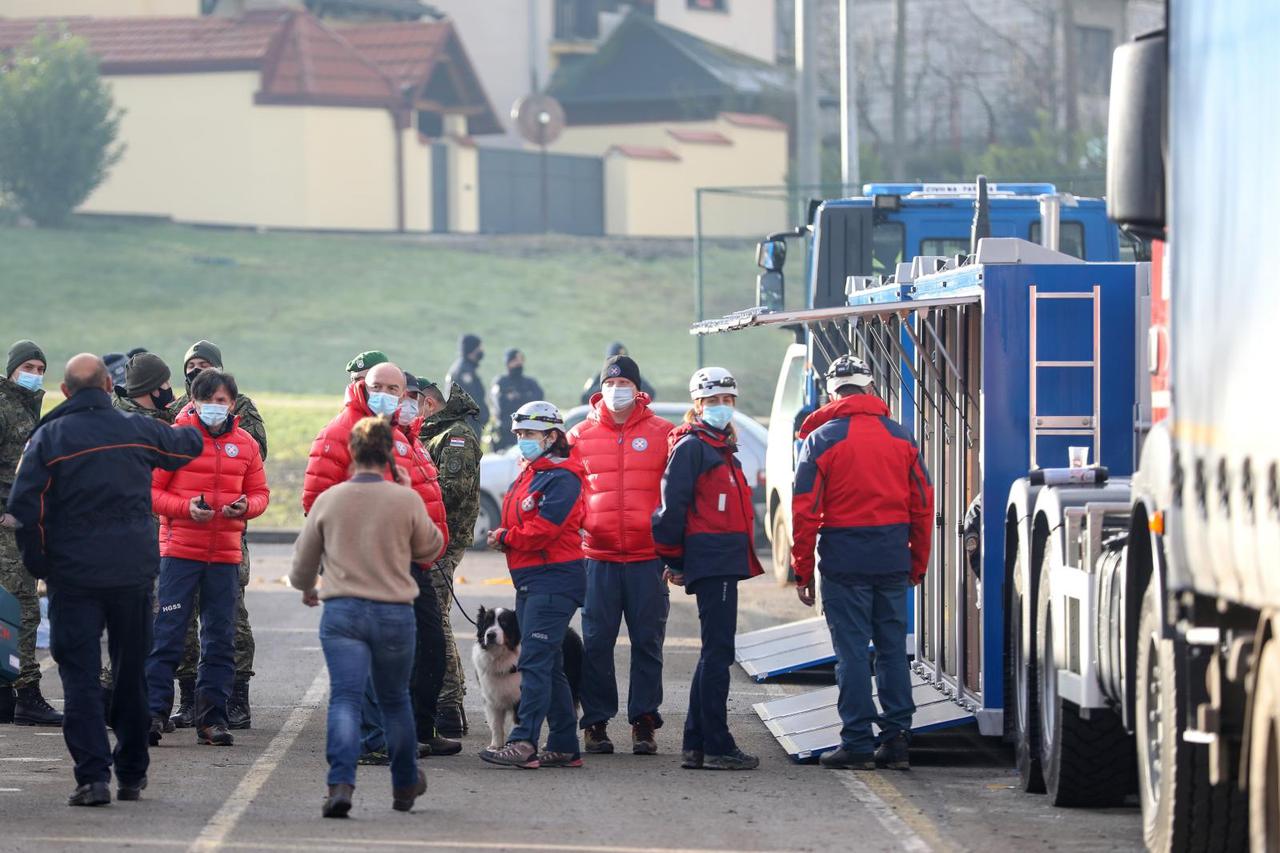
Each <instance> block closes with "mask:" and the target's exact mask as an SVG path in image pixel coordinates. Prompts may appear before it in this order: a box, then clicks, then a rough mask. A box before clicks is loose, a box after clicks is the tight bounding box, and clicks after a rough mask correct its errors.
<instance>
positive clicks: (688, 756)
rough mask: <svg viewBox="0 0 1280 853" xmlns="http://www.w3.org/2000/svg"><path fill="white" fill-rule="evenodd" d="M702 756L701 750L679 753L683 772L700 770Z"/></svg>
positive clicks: (688, 750) (687, 750)
mask: <svg viewBox="0 0 1280 853" xmlns="http://www.w3.org/2000/svg"><path fill="white" fill-rule="evenodd" d="M702 762H703V755H702V751H701V750H697V749H686V750H684V751H683V752H681V753H680V766H681V767H683V768H684V769H685V770H701V769H702Z"/></svg>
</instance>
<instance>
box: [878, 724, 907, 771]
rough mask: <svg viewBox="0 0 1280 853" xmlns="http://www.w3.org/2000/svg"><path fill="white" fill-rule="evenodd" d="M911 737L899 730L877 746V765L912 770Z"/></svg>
mask: <svg viewBox="0 0 1280 853" xmlns="http://www.w3.org/2000/svg"><path fill="white" fill-rule="evenodd" d="M910 746H911V739H910V738H909V737H908V736H907V733H906V732H898V733H896V734H895V735H893V736H892V737H890V738H888V739H887V740H885V741H884V742H883V743H881V744H880V746H878V747H876V757H875V759H876V767H886V768H888V769H890V770H910V769H911V755H910V749H909V747H910Z"/></svg>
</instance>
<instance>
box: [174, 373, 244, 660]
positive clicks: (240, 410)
mask: <svg viewBox="0 0 1280 853" xmlns="http://www.w3.org/2000/svg"><path fill="white" fill-rule="evenodd" d="M189 402H190V399H189V398H188V397H187V395H186V394H183V395H182V396H181V397H180V398H178V401H177V402H176V403H174V405H175V406H176V407H177V408H178V411H182V409H183V408H185V407H186V405H187V404H188V403H189ZM231 413H232V414H233V415H235V416H236V417H238V418H239V419H240V428H241V429H243V430H244V431H245V432H247V433H249V435H251V436H253V438H254V440H255V441H257V442H258V447H259V448H261V449H262V460H263V461H264V462H265V461H266V459H267V425H266V423H264V422H263V420H262V415H260V414H258V407H257V406H255V405H254V404H253V400H250V399H249V398H248V397H246V396H245V395H244V394H241V395H240V396H239V397H236V405H235V407H234V408H233V409H232V412H231ZM248 585H249V542H248V539H247V537H246V538H242V539H241V540H240V598H239V599H237V601H236V640H235V648H236V681H248V680H249V679H250V678H253V675H254V672H253V657H254V653H255V652H256V651H257V646H256V645H255V644H254V642H253V629H252V628H251V627H249V611H248V609H246V608H245V606H244V590H245V587H247V586H248ZM192 612H194V613H197V614H198V613H199V612H200V596H199V593H197V594H196V598H195V601H194V602H193V603H192ZM199 662H200V634H199V617H198V616H197V617H196V618H194V619H192V620H191V624H190V625H188V626H187V639H186V644H185V646H184V649H183V652H182V662H181V663H179V664H178V669H177V670H176V672H175V675H176V677H177V679H178V680H179V681H182V680H183V679H187V678H190V679H194V678H195V677H196V667H197V666H198V664H199Z"/></svg>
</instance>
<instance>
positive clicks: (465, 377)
mask: <svg viewBox="0 0 1280 853" xmlns="http://www.w3.org/2000/svg"><path fill="white" fill-rule="evenodd" d="M476 370H477V365H476V363H475V362H474V361H472V360H471V359H469V358H466V357H465V356H462V355H459V356H458V360H457V361H455V362H454V363H453V365H452V366H451V367H450V368H449V372H448V373H446V374H445V376H444V386H443V387H445V388H450V387H452V386H453V385H455V384H456V385H461V386H462V390H463V391H466V392H467V394H468V395H469V396H470V397H471V399H472V400H475V402H476V407H477V409H478V411H477V412H476V415H475V417H473V418H471V419H469V420H468V421H467V423H468V424H470V426H471V429H473V430H475V433H476V435H480V433H482V432H483V431H484V425H485V424H487V423H488V422H489V406H488V405H487V404H486V403H485V401H484V380H482V379H481V378H480V374H479V373H477V372H476Z"/></svg>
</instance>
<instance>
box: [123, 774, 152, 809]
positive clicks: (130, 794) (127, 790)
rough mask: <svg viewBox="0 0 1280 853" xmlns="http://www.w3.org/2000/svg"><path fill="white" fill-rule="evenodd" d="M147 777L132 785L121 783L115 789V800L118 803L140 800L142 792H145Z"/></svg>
mask: <svg viewBox="0 0 1280 853" xmlns="http://www.w3.org/2000/svg"><path fill="white" fill-rule="evenodd" d="M146 787H147V777H146V776H143V777H142V778H141V779H140V780H138V781H137V782H133V783H126V782H121V783H120V784H119V786H118V787H117V788H116V800H118V801H119V802H122V803H123V802H129V801H135V800H140V799H142V792H143V791H144V790H146Z"/></svg>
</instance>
